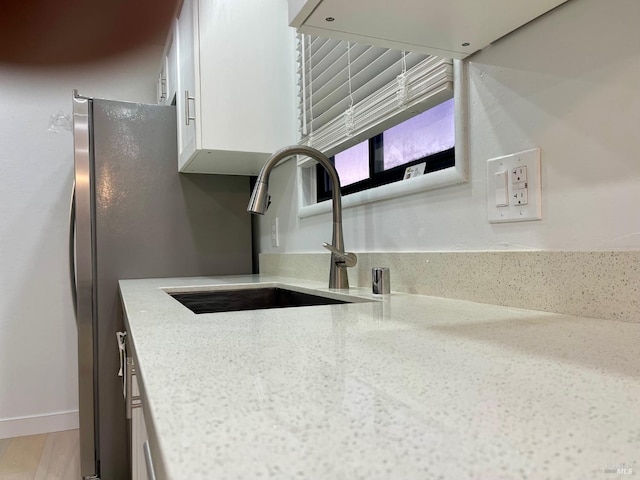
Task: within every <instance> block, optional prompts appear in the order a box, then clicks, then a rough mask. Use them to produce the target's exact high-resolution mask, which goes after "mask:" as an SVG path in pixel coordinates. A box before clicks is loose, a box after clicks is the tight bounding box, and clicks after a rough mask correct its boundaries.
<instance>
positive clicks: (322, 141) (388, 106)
mask: <svg viewBox="0 0 640 480" xmlns="http://www.w3.org/2000/svg"><path fill="white" fill-rule="evenodd" d="M298 67H299V68H298V74H299V76H298V78H299V82H298V83H299V93H300V96H299V106H300V109H299V120H300V137H301V140H300V143H301V144H306V145H309V146H312V147H314V148H317V149H318V150H320V151H321V152H323V153H324V154H325V155H327V156H329V157H330V158H331V160H332V161H333V162H334V164H335V165H336V169H337V170H338V172H339V174H340V179H341V186H342V194H343V196H344V198H343V206H344V207H348V206H350V205H356V204H362V203H367V202H370V201H376V200H379V199H383V198H391V197H395V196H400V195H405V194H408V193H412V192H414V191H420V190H425V189H429V188H436V187H439V186H444V185H447V184H453V183H460V182H462V181H465V180H466V162H465V158H464V157H465V156H464V153H465V152H464V150H465V149H464V142H458V144H456V139H458V140H460V139H463V138H464V137H463V135H462V132H463V129H462V128H461V127H462V126H463V124H462V115H460V113H461V111H462V106H463V105H464V104H463V101H462V100H463V99H462V95H461V92H462V90H461V88H460V85H459V81H458V79H459V77H460V75H459V72H460V70H461V69H462V68H463V65H462V63H461V62H460V61H453V60H451V59H446V58H438V57H434V56H429V55H424V54H418V53H415V52H401V51H396V50H389V49H384V48H378V47H372V46H368V45H361V44H355V43H350V42H346V41H340V40H335V39H324V38H319V37H312V36H308V35H300V36H299V42H298ZM456 72H458V73H456ZM454 79H456V80H455V82H454ZM456 147H457V148H456ZM422 163H425V173H426V174H425V175H423V176H422V177H418V178H411V179H410V180H403V179H404V174H405V169H406V167H407V166H413V165H418V164H422ZM298 167H299V169H298V187H299V199H300V204H299V211H298V214H299V216H307V215H313V214H315V213H320V212H322V211H328V210H329V209H330V205H329V203H330V202H324V201H323V200H325V199H328V198H330V196H331V190H330V186H329V182H328V181H327V178H326V174H325V172H324V170H323V169H322V168H321V167H319V166H316V165H315V162H314V161H313V160H312V159H309V158H299V159H298Z"/></svg>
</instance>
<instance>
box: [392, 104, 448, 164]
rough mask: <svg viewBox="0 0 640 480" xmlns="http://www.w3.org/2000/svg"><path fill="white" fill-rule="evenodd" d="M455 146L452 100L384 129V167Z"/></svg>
mask: <svg viewBox="0 0 640 480" xmlns="http://www.w3.org/2000/svg"><path fill="white" fill-rule="evenodd" d="M454 146H455V124H454V117H453V99H451V100H447V101H446V102H444V103H441V104H440V105H437V106H435V107H433V108H431V109H429V110H427V111H426V112H423V113H421V114H419V115H416V116H415V117H413V118H410V119H409V120H407V121H405V122H402V123H401V124H399V125H396V126H395V127H392V128H390V129H389V130H386V131H385V132H384V168H385V170H387V169H389V168H392V167H395V166H398V165H402V164H403V163H407V162H410V161H412V160H417V159H418V158H422V157H426V156H427V155H432V154H434V153H438V152H442V151H444V150H448V149H450V148H453V147H454Z"/></svg>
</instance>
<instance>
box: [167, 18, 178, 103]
mask: <svg viewBox="0 0 640 480" xmlns="http://www.w3.org/2000/svg"><path fill="white" fill-rule="evenodd" d="M177 31H178V25H177V20H176V21H175V22H174V25H173V30H172V32H173V33H172V35H171V37H170V40H169V46H168V49H167V105H175V100H176V98H175V97H176V94H177V88H178V42H177V38H176V37H177Z"/></svg>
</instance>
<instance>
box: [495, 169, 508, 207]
mask: <svg viewBox="0 0 640 480" xmlns="http://www.w3.org/2000/svg"><path fill="white" fill-rule="evenodd" d="M495 184H496V207H506V206H508V205H509V191H508V190H507V172H506V171H504V172H498V173H496V174H495Z"/></svg>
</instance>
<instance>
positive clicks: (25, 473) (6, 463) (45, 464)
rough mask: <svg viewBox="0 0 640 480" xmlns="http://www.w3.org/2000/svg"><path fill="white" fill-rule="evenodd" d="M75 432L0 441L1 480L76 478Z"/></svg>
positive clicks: (77, 454) (77, 434)
mask: <svg viewBox="0 0 640 480" xmlns="http://www.w3.org/2000/svg"><path fill="white" fill-rule="evenodd" d="M79 442H80V440H79V433H78V430H69V431H66V432H55V433H46V434H43V435H31V436H29V437H17V438H7V439H6V440H0V479H1V480H78V479H80V443H79Z"/></svg>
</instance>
